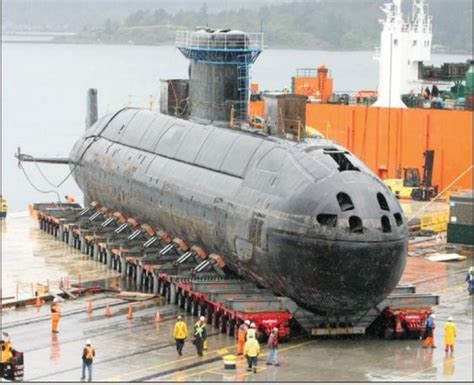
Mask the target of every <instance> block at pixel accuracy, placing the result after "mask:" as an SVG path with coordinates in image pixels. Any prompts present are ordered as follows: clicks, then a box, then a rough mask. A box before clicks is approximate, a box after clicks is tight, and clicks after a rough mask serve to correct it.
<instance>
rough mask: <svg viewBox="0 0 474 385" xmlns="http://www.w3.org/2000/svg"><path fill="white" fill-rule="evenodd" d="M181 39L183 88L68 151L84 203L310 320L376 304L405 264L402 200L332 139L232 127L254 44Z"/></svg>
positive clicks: (243, 38) (113, 119)
mask: <svg viewBox="0 0 474 385" xmlns="http://www.w3.org/2000/svg"><path fill="white" fill-rule="evenodd" d="M176 41H177V47H178V49H179V50H180V51H181V52H182V53H183V54H184V55H185V56H186V57H187V58H188V59H189V60H190V66H189V80H187V81H177V80H176V81H169V82H167V83H166V84H167V87H168V88H167V89H166V92H162V95H161V99H162V100H161V103H162V105H164V104H166V105H167V106H168V107H169V108H165V109H164V110H163V109H161V111H160V112H152V111H149V110H144V109H137V108H122V109H120V110H118V111H116V112H114V113H111V114H107V115H105V116H103V117H101V118H99V119H97V121H96V122H95V123H94V124H91V126H90V127H89V128H88V129H87V130H86V132H85V133H84V135H83V136H82V137H81V138H80V139H79V140H78V141H77V143H76V144H75V145H74V147H73V149H72V151H71V154H70V157H69V164H70V168H71V173H72V175H73V177H74V179H75V180H76V182H77V184H78V185H79V187H80V189H81V190H82V191H83V193H84V197H85V199H86V200H87V201H95V202H98V203H99V204H100V205H102V206H106V207H108V208H111V209H113V210H115V211H119V212H121V213H122V214H124V215H125V216H130V217H133V218H135V219H137V220H139V221H140V222H141V223H148V224H150V225H152V226H155V227H156V228H159V229H163V230H164V231H166V232H168V233H170V234H173V236H176V237H180V238H182V239H185V240H186V241H187V242H189V243H192V244H196V245H199V246H201V247H203V248H204V249H205V250H207V251H208V252H212V253H217V254H219V255H220V256H221V257H222V259H223V260H224V262H225V263H226V266H227V267H228V268H229V269H230V270H232V271H233V272H235V273H237V274H238V275H240V276H242V277H244V278H246V279H249V280H251V281H253V282H255V283H257V284H259V285H261V286H263V287H266V288H268V289H270V290H272V291H273V292H275V293H276V294H280V295H285V296H288V297H290V298H291V299H293V300H294V301H295V302H296V303H298V304H299V305H300V306H302V307H304V308H306V309H308V310H311V311H313V312H316V313H318V314H338V315H339V314H349V313H354V312H355V311H360V310H363V309H369V308H371V307H373V306H375V305H377V304H378V303H380V302H381V301H382V300H383V299H384V298H386V297H387V296H388V294H389V293H390V292H391V291H392V290H393V289H394V288H395V287H396V285H397V284H398V282H399V280H400V277H401V275H402V273H403V270H404V267H405V263H406V256H407V247H408V227H407V223H406V220H405V218H404V216H403V212H402V209H401V207H400V204H399V202H398V200H397V199H396V198H395V197H394V195H393V194H392V193H391V192H390V191H389V190H388V188H387V187H386V186H385V185H384V184H383V183H382V181H381V180H380V179H379V178H378V177H377V176H376V175H375V174H374V173H372V172H371V171H370V170H369V169H368V167H367V166H365V165H364V164H363V162H362V161H360V160H359V159H358V158H357V157H355V156H354V155H353V154H352V153H350V152H349V151H348V150H347V149H345V148H344V147H342V146H340V145H338V144H336V143H334V142H331V141H329V140H327V139H324V138H305V139H303V140H299V141H298V140H294V138H292V139H288V138H287V137H280V136H277V135H268V133H267V134H262V133H261V132H253V131H259V130H249V129H247V130H246V129H242V128H241V127H237V128H236V126H235V124H234V125H232V124H231V125H229V121H232V120H235V121H239V120H240V121H244V120H245V117H246V115H247V108H248V107H247V101H248V97H249V92H248V83H249V67H250V65H251V64H252V63H253V62H254V61H255V60H256V58H257V57H258V55H259V53H260V52H261V51H262V49H263V37H261V36H260V34H250V33H246V32H241V31H234V30H212V29H210V28H198V29H197V30H195V31H183V32H177V40H176ZM94 120H96V119H95V118H94V119H92V122H93V121H94Z"/></svg>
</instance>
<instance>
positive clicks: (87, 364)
mask: <svg viewBox="0 0 474 385" xmlns="http://www.w3.org/2000/svg"><path fill="white" fill-rule="evenodd" d="M94 357H95V349H94V348H93V347H92V343H91V340H87V341H86V347H85V348H84V350H83V351H82V377H81V381H85V380H86V369H87V373H88V381H89V382H91V381H92V363H93V362H94Z"/></svg>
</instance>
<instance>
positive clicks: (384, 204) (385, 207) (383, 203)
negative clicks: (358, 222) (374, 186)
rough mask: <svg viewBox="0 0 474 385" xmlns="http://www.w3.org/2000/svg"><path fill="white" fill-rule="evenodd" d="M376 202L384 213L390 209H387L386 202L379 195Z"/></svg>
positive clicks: (378, 194) (379, 194)
mask: <svg viewBox="0 0 474 385" xmlns="http://www.w3.org/2000/svg"><path fill="white" fill-rule="evenodd" d="M377 200H378V201H379V206H380V208H381V209H382V210H385V211H390V208H389V207H388V203H387V200H386V199H385V197H384V196H383V194H381V193H377Z"/></svg>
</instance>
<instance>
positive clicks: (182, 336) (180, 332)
mask: <svg viewBox="0 0 474 385" xmlns="http://www.w3.org/2000/svg"><path fill="white" fill-rule="evenodd" d="M173 337H174V339H175V340H176V350H177V351H178V354H179V355H180V356H182V355H183V347H184V342H185V341H186V338H188V327H187V326H186V324H185V323H184V321H183V318H182V317H181V316H178V320H177V321H176V323H175V325H174V332H173Z"/></svg>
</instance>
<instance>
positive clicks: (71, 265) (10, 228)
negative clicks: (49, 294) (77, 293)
mask: <svg viewBox="0 0 474 385" xmlns="http://www.w3.org/2000/svg"><path fill="white" fill-rule="evenodd" d="M1 226H2V298H6V297H14V298H16V297H17V289H18V298H19V299H25V298H32V297H34V291H35V290H36V284H37V283H42V284H45V285H46V284H47V283H49V286H50V289H51V290H53V291H54V290H58V289H59V284H60V281H61V279H63V280H66V279H69V281H70V283H71V284H73V283H79V281H81V282H85V281H91V280H97V279H101V278H110V277H117V276H119V274H118V273H117V272H116V271H113V270H109V269H108V268H107V267H106V266H105V265H103V264H100V263H96V262H94V261H92V260H91V258H89V257H87V256H85V255H83V254H81V253H80V252H78V251H77V250H75V249H72V248H70V247H68V246H67V245H66V244H65V243H63V242H60V241H57V240H55V239H53V238H52V237H51V236H50V235H48V234H46V233H44V232H43V231H41V230H40V229H39V228H38V224H37V222H35V221H34V220H32V219H31V218H29V217H28V216H27V215H26V214H25V215H23V216H17V217H12V216H9V217H8V218H7V219H6V220H4V221H1Z"/></svg>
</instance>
